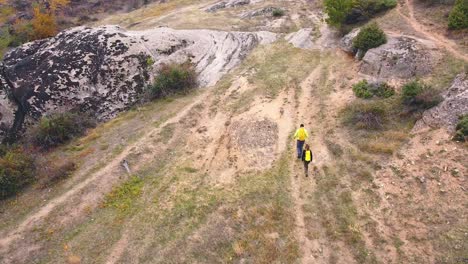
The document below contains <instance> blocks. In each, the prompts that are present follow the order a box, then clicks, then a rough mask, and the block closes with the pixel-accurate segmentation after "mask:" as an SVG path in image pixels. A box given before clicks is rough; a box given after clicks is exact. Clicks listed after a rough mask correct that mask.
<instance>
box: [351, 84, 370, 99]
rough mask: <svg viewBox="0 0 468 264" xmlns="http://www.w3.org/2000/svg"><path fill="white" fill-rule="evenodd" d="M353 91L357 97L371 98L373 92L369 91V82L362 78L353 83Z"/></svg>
mask: <svg viewBox="0 0 468 264" xmlns="http://www.w3.org/2000/svg"><path fill="white" fill-rule="evenodd" d="M353 92H354V95H356V97H359V98H371V97H372V96H373V94H372V93H371V92H370V84H369V83H368V82H367V80H362V81H360V82H358V83H356V84H355V85H353Z"/></svg>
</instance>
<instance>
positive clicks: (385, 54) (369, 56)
mask: <svg viewBox="0 0 468 264" xmlns="http://www.w3.org/2000/svg"><path fill="white" fill-rule="evenodd" d="M359 32H360V29H354V30H353V31H351V32H350V33H348V34H347V35H346V36H344V37H343V38H341V40H340V43H339V46H340V48H341V49H342V50H344V51H346V52H348V53H350V54H352V55H353V56H354V55H355V56H356V57H360V56H359V55H360V53H361V52H362V51H360V50H357V49H355V48H354V47H353V40H354V38H355V37H356V36H357V35H358V34H359ZM439 58H440V55H439V53H438V52H437V47H436V46H435V45H434V43H432V42H431V41H428V40H423V39H418V38H415V37H407V36H394V35H387V43H386V44H383V45H381V46H379V47H377V48H374V49H370V50H368V51H367V52H366V54H365V55H364V56H363V58H362V63H361V66H360V72H361V73H364V74H367V75H370V76H372V77H374V78H376V79H390V78H399V79H408V78H414V77H422V76H424V75H427V74H429V73H430V72H431V71H432V69H433V66H434V65H435V64H436V63H437V61H438V59H439Z"/></svg>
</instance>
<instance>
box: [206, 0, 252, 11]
mask: <svg viewBox="0 0 468 264" xmlns="http://www.w3.org/2000/svg"><path fill="white" fill-rule="evenodd" d="M248 4H250V0H228V1H220V2H216V3H214V4H212V5H210V6H208V7H207V8H205V11H206V12H210V13H213V12H216V11H218V10H219V9H224V8H231V7H237V6H243V5H248Z"/></svg>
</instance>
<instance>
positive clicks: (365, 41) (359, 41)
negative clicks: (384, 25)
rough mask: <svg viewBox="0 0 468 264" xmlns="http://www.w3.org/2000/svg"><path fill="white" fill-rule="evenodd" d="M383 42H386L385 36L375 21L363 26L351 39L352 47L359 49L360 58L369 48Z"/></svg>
mask: <svg viewBox="0 0 468 264" xmlns="http://www.w3.org/2000/svg"><path fill="white" fill-rule="evenodd" d="M385 43H387V37H386V35H385V32H383V30H382V29H380V27H379V25H377V23H371V24H369V25H367V26H365V27H363V28H362V29H361V31H359V34H358V35H357V36H356V37H355V38H354V39H353V47H354V48H355V49H357V50H360V51H361V58H362V57H363V56H364V54H365V53H366V52H367V51H368V50H369V49H372V48H376V47H378V46H380V45H382V44H385Z"/></svg>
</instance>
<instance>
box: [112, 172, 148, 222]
mask: <svg viewBox="0 0 468 264" xmlns="http://www.w3.org/2000/svg"><path fill="white" fill-rule="evenodd" d="M142 188H143V181H142V180H141V179H140V178H138V177H136V176H134V177H132V178H130V179H129V180H127V181H126V182H124V183H123V184H122V185H120V186H118V187H115V188H114V189H113V190H112V191H111V192H110V193H109V194H108V195H107V196H106V199H105V201H104V206H106V207H112V208H115V209H117V210H118V211H119V212H121V213H124V214H125V213H128V212H130V210H131V209H132V204H133V202H134V200H135V198H137V197H138V196H140V195H141V193H142Z"/></svg>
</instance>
